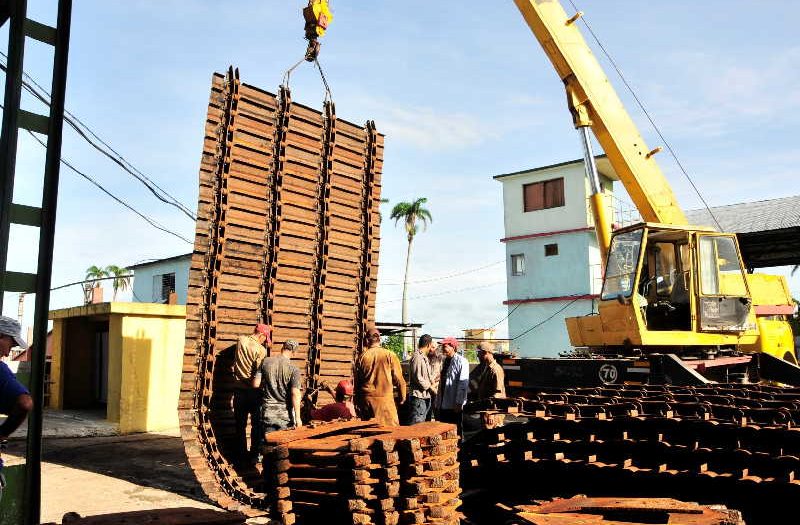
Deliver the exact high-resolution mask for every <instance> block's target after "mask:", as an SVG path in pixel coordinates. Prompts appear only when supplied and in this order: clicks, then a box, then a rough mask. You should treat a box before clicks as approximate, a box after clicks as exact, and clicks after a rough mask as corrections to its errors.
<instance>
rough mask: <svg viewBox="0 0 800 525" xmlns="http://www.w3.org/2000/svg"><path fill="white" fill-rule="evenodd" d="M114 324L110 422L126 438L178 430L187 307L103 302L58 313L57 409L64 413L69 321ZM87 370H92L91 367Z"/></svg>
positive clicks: (54, 363) (53, 395) (55, 339)
mask: <svg viewBox="0 0 800 525" xmlns="http://www.w3.org/2000/svg"><path fill="white" fill-rule="evenodd" d="M75 317H92V318H93V319H103V318H105V319H108V361H109V362H108V366H109V370H108V397H107V401H108V405H107V409H106V418H107V419H108V420H109V421H114V422H118V423H119V430H120V433H122V434H128V433H132V432H157V431H160V430H166V429H172V428H176V427H177V426H178V395H179V393H180V384H181V370H182V367H183V346H184V336H185V332H186V307H185V306H181V305H161V304H149V303H101V304H94V305H87V306H83V307H76V308H68V309H64V310H54V311H52V312H50V318H51V319H52V320H53V354H52V361H51V380H52V381H53V382H54V383H53V385H52V386H51V392H52V393H51V397H50V403H49V406H50V407H51V408H56V409H60V408H63V398H64V388H65V386H67V387H69V386H68V385H64V373H63V364H64V353H65V352H69V348H65V346H64V340H65V334H64V330H65V327H66V326H67V323H66V321H67V319H70V318H75ZM87 366H89V365H88V364H87Z"/></svg>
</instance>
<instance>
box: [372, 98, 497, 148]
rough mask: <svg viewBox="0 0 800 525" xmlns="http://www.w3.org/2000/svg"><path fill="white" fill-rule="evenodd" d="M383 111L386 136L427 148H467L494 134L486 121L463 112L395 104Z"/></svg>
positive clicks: (382, 121) (495, 134)
mask: <svg viewBox="0 0 800 525" xmlns="http://www.w3.org/2000/svg"><path fill="white" fill-rule="evenodd" d="M384 111H385V113H384V115H383V116H382V117H381V118H380V121H381V128H382V130H383V131H384V132H385V133H386V135H387V136H388V137H391V138H392V140H396V141H402V142H406V143H409V144H411V145H412V146H416V147H418V148H420V149H423V150H427V151H439V150H453V149H463V148H468V147H471V146H477V145H479V144H481V143H482V142H484V141H486V140H487V139H489V138H496V136H497V133H496V132H495V131H494V130H492V129H491V128H490V127H489V126H487V125H486V123H482V122H481V121H480V120H479V119H478V118H477V117H475V116H474V115H470V114H466V113H447V112H440V111H437V110H434V109H432V108H427V107H417V108H412V107H397V106H393V107H389V108H384Z"/></svg>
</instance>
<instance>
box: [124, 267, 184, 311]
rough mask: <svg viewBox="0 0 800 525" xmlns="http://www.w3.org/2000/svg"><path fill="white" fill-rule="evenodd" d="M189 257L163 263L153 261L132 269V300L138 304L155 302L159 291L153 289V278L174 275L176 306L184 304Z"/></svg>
mask: <svg viewBox="0 0 800 525" xmlns="http://www.w3.org/2000/svg"><path fill="white" fill-rule="evenodd" d="M191 262H192V259H191V256H189V255H187V256H186V257H174V258H170V259H166V260H164V261H155V262H153V263H150V264H146V265H141V266H136V267H134V269H133V300H134V301H135V302H138V303H152V302H157V299H156V298H157V295H158V294H159V293H160V291H161V289H160V288H159V289H158V290H154V289H153V277H154V276H156V275H163V274H167V273H174V274H175V293H176V294H177V296H178V297H177V299H178V304H186V294H187V292H188V290H189V266H190V265H191Z"/></svg>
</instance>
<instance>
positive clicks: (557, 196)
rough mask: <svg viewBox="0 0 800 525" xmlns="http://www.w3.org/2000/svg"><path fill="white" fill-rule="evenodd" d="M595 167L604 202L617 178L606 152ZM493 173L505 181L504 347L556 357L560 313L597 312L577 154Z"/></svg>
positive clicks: (589, 223)
mask: <svg viewBox="0 0 800 525" xmlns="http://www.w3.org/2000/svg"><path fill="white" fill-rule="evenodd" d="M597 169H598V171H599V172H600V179H601V184H602V186H603V191H604V193H605V194H606V195H607V201H608V202H609V203H610V202H611V201H612V191H613V187H612V186H613V182H612V181H614V180H618V178H617V176H616V173H615V172H614V170H613V169H612V168H611V165H610V163H609V162H608V160H607V159H606V158H605V156H601V157H598V158H597ZM494 178H495V180H498V181H500V182H501V183H502V184H503V207H504V213H503V215H504V223H505V237H504V238H503V239H501V242H503V243H505V245H506V269H507V272H508V274H507V275H508V280H507V297H508V300H507V301H505V304H506V305H508V311H509V314H510V315H509V317H508V336H509V338H510V339H512V341H510V343H509V350H510V351H512V352H516V353H518V354H519V355H520V356H524V357H532V356H548V357H555V356H558V353H559V352H562V351H565V350H569V349H570V348H571V346H570V344H569V337H568V335H567V329H566V325H565V323H564V318H566V317H574V316H579V315H587V314H590V313H592V312H593V311H596V304H595V300H596V298H597V297H598V296H599V294H600V288H601V285H602V276H601V261H600V250H599V249H598V247H597V236H596V234H595V231H594V220H593V217H592V213H591V208H590V205H589V196H590V195H591V192H590V188H589V182H588V180H587V179H586V175H585V172H584V163H583V160H575V161H570V162H564V163H561V164H554V165H551V166H544V167H541V168H534V169H531V170H526V171H520V172H516V173H508V174H505V175H497V176H496V177H494Z"/></svg>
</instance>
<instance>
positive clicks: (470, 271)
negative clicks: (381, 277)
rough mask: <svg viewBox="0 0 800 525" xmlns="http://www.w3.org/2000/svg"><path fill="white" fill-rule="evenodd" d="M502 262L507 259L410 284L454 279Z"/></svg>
mask: <svg viewBox="0 0 800 525" xmlns="http://www.w3.org/2000/svg"><path fill="white" fill-rule="evenodd" d="M502 262H505V259H500V260H499V261H495V262H493V263H489V264H485V265H483V266H479V267H477V268H471V269H469V270H464V271H463V272H458V273H453V274H449V275H444V276H439V277H431V278H430V279H421V280H419V281H408V284H423V283H432V282H435V281H444V280H445V279H452V278H453V277H459V276H461V275H466V274H468V273H473V272H478V271H480V270H484V269H486V268H490V267H492V266H495V265H498V264H500V263H502ZM403 284H404V283H378V286H402V285H403Z"/></svg>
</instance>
